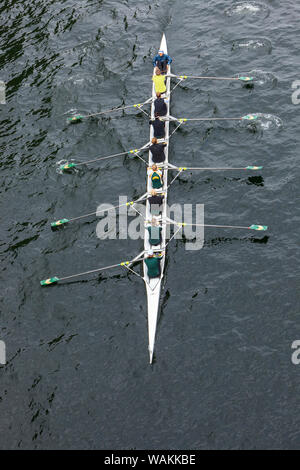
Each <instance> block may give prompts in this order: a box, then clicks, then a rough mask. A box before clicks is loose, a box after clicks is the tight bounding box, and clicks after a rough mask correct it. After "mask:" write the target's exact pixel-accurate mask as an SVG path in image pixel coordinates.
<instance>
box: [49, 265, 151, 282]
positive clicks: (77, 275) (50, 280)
mask: <svg viewBox="0 0 300 470" xmlns="http://www.w3.org/2000/svg"><path fill="white" fill-rule="evenodd" d="M143 259H144V258H141V259H134V260H132V261H122V262H121V263H117V264H112V265H110V266H104V268H97V269H92V270H91V271H85V272H83V273H77V274H71V275H70V276H65V277H58V276H53V277H49V278H48V279H43V280H42V281H40V285H41V286H42V287H44V286H49V285H51V284H55V283H57V282H58V281H65V280H66V279H73V278H74V277H79V276H85V275H86V274H93V273H97V272H100V271H104V270H106V269H112V268H117V267H118V266H124V267H126V266H129V265H131V264H132V263H137V262H139V261H142V260H143Z"/></svg>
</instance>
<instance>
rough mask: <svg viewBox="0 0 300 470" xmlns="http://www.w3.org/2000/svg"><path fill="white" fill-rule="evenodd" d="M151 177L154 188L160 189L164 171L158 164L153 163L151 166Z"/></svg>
mask: <svg viewBox="0 0 300 470" xmlns="http://www.w3.org/2000/svg"><path fill="white" fill-rule="evenodd" d="M149 170H150V171H149V178H150V179H151V183H152V188H153V189H160V188H162V186H163V178H162V171H161V170H159V169H158V166H157V165H155V164H154V165H152V167H150V168H149Z"/></svg>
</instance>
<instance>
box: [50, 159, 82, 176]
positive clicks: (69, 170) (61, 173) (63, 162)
mask: <svg viewBox="0 0 300 470" xmlns="http://www.w3.org/2000/svg"><path fill="white" fill-rule="evenodd" d="M72 162H74V163H75V160H74V159H73V158H70V159H69V160H65V159H63V160H60V161H59V162H56V170H55V171H56V173H58V174H59V175H65V174H66V171H68V172H72V173H74V172H76V173H77V172H78V171H79V170H78V169H77V168H74V167H73V168H72V169H68V170H62V168H61V167H62V166H63V165H65V164H66V163H72Z"/></svg>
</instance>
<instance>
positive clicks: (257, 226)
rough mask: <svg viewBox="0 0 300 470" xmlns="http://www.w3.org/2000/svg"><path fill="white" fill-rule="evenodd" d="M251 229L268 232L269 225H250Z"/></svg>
mask: <svg viewBox="0 0 300 470" xmlns="http://www.w3.org/2000/svg"><path fill="white" fill-rule="evenodd" d="M249 229H251V230H261V231H264V230H268V226H267V225H255V224H253V225H250V227H249Z"/></svg>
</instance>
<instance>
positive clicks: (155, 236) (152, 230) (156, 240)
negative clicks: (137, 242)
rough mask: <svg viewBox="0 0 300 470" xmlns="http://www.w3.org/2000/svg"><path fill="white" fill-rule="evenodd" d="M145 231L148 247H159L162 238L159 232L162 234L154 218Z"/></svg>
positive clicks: (160, 227)
mask: <svg viewBox="0 0 300 470" xmlns="http://www.w3.org/2000/svg"><path fill="white" fill-rule="evenodd" d="M147 230H148V233H149V243H150V245H154V246H157V245H160V244H161V241H162V238H161V232H162V226H161V225H160V223H159V221H158V220H157V219H156V218H155V217H152V220H151V224H150V225H148V226H147Z"/></svg>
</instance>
